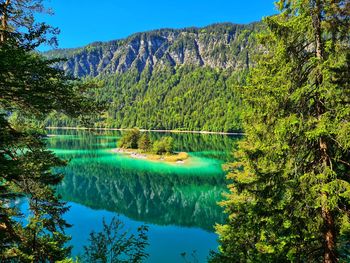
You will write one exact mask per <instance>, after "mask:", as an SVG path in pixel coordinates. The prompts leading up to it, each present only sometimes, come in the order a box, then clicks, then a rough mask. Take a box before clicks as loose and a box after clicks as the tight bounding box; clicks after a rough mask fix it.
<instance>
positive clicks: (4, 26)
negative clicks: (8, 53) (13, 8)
mask: <svg viewBox="0 0 350 263" xmlns="http://www.w3.org/2000/svg"><path fill="white" fill-rule="evenodd" d="M10 4H11V0H6V2H5V3H4V4H3V10H2V16H1V32H0V43H3V42H5V40H6V31H7V30H8V18H9V14H8V7H9V5H10Z"/></svg>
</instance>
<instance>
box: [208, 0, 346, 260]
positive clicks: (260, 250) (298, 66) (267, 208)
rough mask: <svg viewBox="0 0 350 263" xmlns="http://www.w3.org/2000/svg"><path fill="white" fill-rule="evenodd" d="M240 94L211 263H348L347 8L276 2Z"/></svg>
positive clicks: (311, 0)
mask: <svg viewBox="0 0 350 263" xmlns="http://www.w3.org/2000/svg"><path fill="white" fill-rule="evenodd" d="M277 6H278V8H279V10H280V11H281V14H279V15H276V16H273V17H270V18H266V19H265V23H266V24H267V27H268V29H267V32H266V33H265V34H262V35H260V36H259V38H260V41H261V42H262V43H263V44H264V45H265V52H264V54H263V55H261V57H260V60H259V62H258V64H257V66H256V68H255V69H252V70H251V72H250V77H249V79H248V84H247V85H246V86H245V87H243V88H242V93H243V101H244V103H245V107H246V108H245V113H244V116H243V119H244V128H245V132H246V138H245V139H244V141H242V142H241V144H240V150H239V151H238V153H237V155H236V158H237V161H236V162H235V163H234V164H233V165H232V166H231V168H230V173H229V175H228V178H229V180H230V181H231V184H230V185H229V189H230V194H229V195H228V196H227V198H226V200H225V201H223V202H222V205H223V206H224V207H225V208H226V212H227V213H228V214H229V218H228V222H227V224H225V225H222V226H217V231H218V233H219V234H220V242H221V246H220V253H218V254H214V255H213V257H212V261H213V262H216V261H218V262H321V261H322V262H325V263H331V262H338V261H342V262H347V261H348V260H349V257H350V242H349V240H350V235H349V234H350V218H349V217H350V210H349V205H350V178H349V172H350V164H349V160H350V137H349V134H350V125H349V123H350V106H349V104H350V86H349V84H350V74H349V72H350V49H349V43H350V42H349V40H350V39H349V37H350V32H349V31H350V25H349V22H350V2H349V1H331V0H288V1H287V0H280V1H278V2H277Z"/></svg>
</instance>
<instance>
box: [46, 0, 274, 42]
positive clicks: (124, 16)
mask: <svg viewBox="0 0 350 263" xmlns="http://www.w3.org/2000/svg"><path fill="white" fill-rule="evenodd" d="M273 2H274V0H249V1H248V0H123V1H122V0H45V3H46V7H50V8H52V9H53V11H54V13H55V14H54V15H53V16H47V15H45V16H43V15H40V16H39V20H44V21H46V22H48V23H49V24H50V25H52V26H55V27H59V28H60V30H61V34H60V35H59V38H58V39H59V47H60V48H70V47H80V46H84V45H86V44H89V43H91V42H94V41H108V40H114V39H120V38H124V37H127V36H129V35H131V34H133V33H135V32H142V31H147V30H152V29H159V28H183V27H190V26H196V27H201V26H206V25H209V24H212V23H218V22H234V23H249V22H253V21H259V20H261V18H262V17H263V16H268V15H272V14H275V13H276V10H275V7H274V3H273Z"/></svg>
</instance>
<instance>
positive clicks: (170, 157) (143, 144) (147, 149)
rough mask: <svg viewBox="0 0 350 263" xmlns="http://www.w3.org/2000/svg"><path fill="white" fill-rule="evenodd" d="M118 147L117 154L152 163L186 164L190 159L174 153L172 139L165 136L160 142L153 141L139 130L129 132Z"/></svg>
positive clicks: (181, 153)
mask: <svg viewBox="0 0 350 263" xmlns="http://www.w3.org/2000/svg"><path fill="white" fill-rule="evenodd" d="M118 146H119V148H117V149H115V150H114V151H115V152H118V153H124V154H127V155H129V156H130V157H132V158H139V159H146V160H150V161H164V162H176V163H184V161H185V160H187V159H188V157H189V156H188V153H186V152H179V153H175V152H174V139H173V138H172V137H170V136H163V137H161V138H160V139H159V140H155V141H152V140H151V139H150V137H149V135H148V133H147V132H143V133H141V132H140V130H139V129H131V130H128V131H127V132H126V133H125V134H124V135H123V136H122V138H121V139H120V141H119V143H118Z"/></svg>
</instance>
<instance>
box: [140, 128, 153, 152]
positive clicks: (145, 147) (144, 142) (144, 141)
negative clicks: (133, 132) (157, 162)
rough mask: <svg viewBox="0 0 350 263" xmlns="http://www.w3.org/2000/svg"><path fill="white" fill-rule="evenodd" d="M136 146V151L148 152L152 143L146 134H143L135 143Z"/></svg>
mask: <svg viewBox="0 0 350 263" xmlns="http://www.w3.org/2000/svg"><path fill="white" fill-rule="evenodd" d="M137 145H138V149H140V150H142V151H145V152H147V151H149V150H150V149H151V147H152V142H151V140H150V138H149V135H148V133H143V134H142V135H141V137H140V139H139V141H138V142H137Z"/></svg>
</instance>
